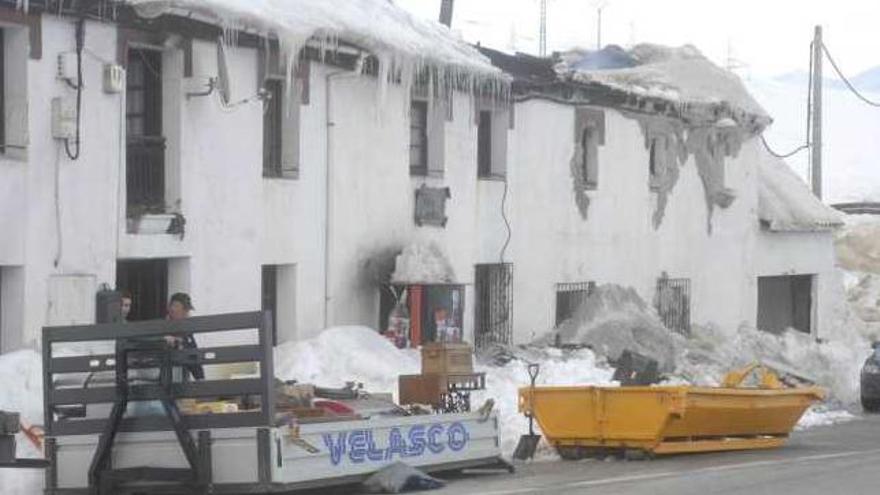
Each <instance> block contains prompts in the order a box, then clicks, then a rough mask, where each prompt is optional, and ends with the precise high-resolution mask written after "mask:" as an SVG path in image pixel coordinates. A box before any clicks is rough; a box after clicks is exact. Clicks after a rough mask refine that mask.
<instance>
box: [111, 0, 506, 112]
mask: <svg viewBox="0 0 880 495" xmlns="http://www.w3.org/2000/svg"><path fill="white" fill-rule="evenodd" d="M122 1H124V2H125V3H128V4H129V5H132V6H134V7H135V9H136V11H137V12H138V14H139V15H141V16H143V17H157V16H159V15H162V14H180V15H189V14H194V15H197V16H200V17H202V18H204V19H205V20H209V21H211V22H213V23H216V24H217V25H218V26H220V27H222V28H223V29H224V30H226V31H235V30H245V31H250V32H256V33H259V34H260V35H263V36H274V37H277V38H278V40H279V44H280V46H281V51H282V52H283V56H284V57H286V59H287V60H293V59H295V57H297V56H298V55H299V52H300V50H301V49H302V48H303V47H304V46H305V45H306V43H307V42H309V41H310V40H316V41H318V42H320V43H321V44H322V45H324V46H332V45H333V44H335V43H338V42H339V41H345V42H347V43H351V44H353V45H356V46H358V47H360V48H363V49H365V50H367V51H368V52H370V53H371V54H372V55H374V56H375V57H376V58H377V59H378V60H379V63H380V71H379V73H380V74H383V75H386V76H385V77H388V78H392V79H394V80H398V81H401V82H402V83H403V84H406V83H407V82H408V81H406V80H405V79H404V80H402V77H401V76H406V75H408V74H413V73H418V71H419V70H422V69H429V70H430V71H431V72H433V77H434V78H436V79H437V80H438V81H441V82H443V81H448V82H449V83H452V84H455V85H456V86H458V87H461V86H465V87H466V88H468V89H469V90H470V91H471V92H474V93H481V92H483V93H485V92H494V93H496V94H499V95H500V94H503V93H504V92H505V91H506V90H507V86H508V84H507V77H506V76H505V75H504V74H503V73H502V72H501V71H500V70H499V69H498V68H496V67H494V66H493V65H492V64H491V62H490V61H489V59H487V58H486V57H485V56H483V55H482V54H480V53H479V52H478V51H477V50H476V49H475V48H474V47H472V46H471V45H469V44H467V43H466V42H464V41H463V40H461V39H460V38H458V37H456V36H455V35H454V34H453V33H452V32H451V31H450V30H449V28H447V27H446V26H444V25H441V24H440V23H437V22H433V21H428V20H422V19H418V18H416V17H414V16H413V15H411V14H410V13H408V12H406V11H405V10H403V9H401V8H400V7H398V6H397V5H395V4H394V3H393V2H391V1H389V0H122ZM382 82H383V83H385V82H386V81H382Z"/></svg>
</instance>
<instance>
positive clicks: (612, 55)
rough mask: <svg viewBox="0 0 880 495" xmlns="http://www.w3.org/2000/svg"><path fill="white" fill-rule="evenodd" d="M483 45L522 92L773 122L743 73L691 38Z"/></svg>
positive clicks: (693, 116)
mask: <svg viewBox="0 0 880 495" xmlns="http://www.w3.org/2000/svg"><path fill="white" fill-rule="evenodd" d="M481 51H482V52H483V53H484V54H486V55H487V56H488V57H489V58H490V59H491V60H492V61H493V63H495V64H496V65H497V66H499V67H500V68H501V69H502V70H504V71H505V72H508V73H510V74H511V75H512V76H513V77H514V83H513V90H514V95H515V97H516V98H517V99H528V98H534V97H541V98H546V99H554V100H559V101H562V102H565V103H573V104H580V105H589V104H594V105H600V106H609V107H615V108H620V109H622V110H627V111H632V112H636V113H649V114H661V115H667V116H670V117H675V118H678V119H681V120H682V121H684V122H685V123H686V124H689V125H718V126H721V127H727V126H729V125H730V124H731V123H733V124H736V125H739V126H740V127H742V128H743V129H745V130H747V131H749V132H752V133H758V132H760V131H762V130H763V129H764V128H765V127H766V126H767V125H769V124H770V122H771V119H770V117H769V116H768V115H767V112H766V111H765V110H764V109H763V108H761V106H760V105H759V104H758V103H757V102H756V101H755V100H754V99H753V98H752V96H751V95H750V94H749V92H748V90H746V88H745V86H744V85H743V83H742V81H740V79H739V77H737V76H736V75H735V74H733V73H732V72H730V71H727V70H725V69H722V68H721V67H718V66H717V65H715V64H714V63H712V62H711V61H710V60H709V59H707V58H706V57H705V56H704V55H703V54H702V53H700V51H699V50H697V49H696V48H694V47H693V46H690V45H686V46H683V47H678V48H673V47H666V46H661V45H654V44H640V45H636V46H635V47H633V48H632V49H630V50H624V49H623V48H620V47H619V46H616V45H608V46H606V47H605V48H603V49H601V50H594V51H590V50H571V51H568V52H563V53H556V54H554V55H553V57H552V58H538V57H533V56H530V55H524V54H516V55H509V54H505V53H503V52H498V51H495V50H487V49H481Z"/></svg>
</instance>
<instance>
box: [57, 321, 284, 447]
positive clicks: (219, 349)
mask: <svg viewBox="0 0 880 495" xmlns="http://www.w3.org/2000/svg"><path fill="white" fill-rule="evenodd" d="M241 330H251V331H255V332H256V334H257V338H256V339H251V340H252V342H251V343H248V344H242V345H228V346H211V347H200V348H189V349H187V348H183V349H169V350H168V351H167V352H166V353H165V358H166V359H167V360H170V363H171V365H172V366H173V367H175V368H179V369H193V368H196V367H208V368H213V367H214V365H220V364H234V363H253V365H254V366H253V367H254V368H256V373H254V374H252V375H250V376H246V377H241V378H230V377H224V376H223V375H222V374H220V373H211V372H210V370H209V372H208V373H206V375H207V376H205V378H204V379H201V380H195V381H186V380H174V383H171V384H170V386H167V387H166V386H165V385H162V384H154V383H138V382H137V381H134V382H132V384H130V385H129V384H128V383H126V384H123V385H122V386H121V385H120V384H119V383H118V380H117V379H114V380H112V381H111V382H110V383H107V382H106V381H105V382H104V383H100V382H96V381H94V380H92V379H91V378H92V377H93V376H95V375H96V374H101V373H104V374H105V375H115V374H116V371H117V365H118V363H117V362H116V361H117V355H119V353H118V352H113V353H110V352H106V351H105V352H104V353H98V354H89V351H88V350H86V351H83V348H88V346H86V345H85V343H89V342H103V346H102V347H109V346H107V344H108V343H109V344H113V347H110V348H115V349H117V351H118V349H119V347H120V346H123V347H124V345H123V343H127V345H128V346H129V347H131V345H130V344H131V342H133V341H138V340H142V341H149V340H150V339H152V340H153V341H154V342H156V341H158V342H161V341H162V340H163V339H164V338H165V337H166V336H174V337H177V338H179V339H181V340H182V341H183V340H187V339H194V338H195V336H196V335H203V336H207V335H220V334H222V333H228V332H232V331H241ZM71 348H73V349H71ZM151 352H153V355H154V356H155V349H154V350H153V351H151ZM128 356H129V358H128V359H127V363H126V364H127V366H126V367H127V368H128V369H130V370H147V369H154V370H155V373H159V372H161V369H162V366H163V363H162V359H155V358H152V359H151V358H149V356H147V355H146V354H144V355H143V357H141V358H138V353H137V352H136V351H130V352H128ZM273 369H274V368H273V362H272V329H271V316H270V313H268V312H265V313H264V312H259V311H257V312H248V313H230V314H220V315H211V316H198V317H192V318H188V319H184V320H176V321H169V320H150V321H142V322H130V323H108V324H98V325H79V326H67V327H46V328H44V329H43V401H44V424H45V428H46V435H47V436H60V435H85V434H98V433H102V432H104V431H105V429H106V427H107V422H108V421H109V419H110V418H109V407H110V406H112V405H113V404H115V403H116V402H117V400H118V399H119V397H120V395H121V392H122V387H126V390H125V392H126V396H127V400H128V401H131V402H143V401H161V400H163V399H166V398H170V399H171V400H174V401H177V402H178V403H179V401H180V400H182V399H197V400H206V399H207V400H210V399H218V398H223V399H232V400H236V399H240V402H241V403H243V404H249V405H250V407H248V408H246V409H244V410H240V411H238V412H228V413H222V414H210V413H204V414H198V413H191V414H185V415H184V416H183V417H182V423H183V425H184V426H185V427H186V428H187V429H189V430H198V429H208V428H234V427H255V426H264V427H267V426H273V424H274V417H275V400H274V390H273V387H274V371H273ZM135 373H137V372H135ZM141 373H143V372H141ZM98 404H107V405H108V407H106V408H105V411H107V412H106V413H105V414H104V415H103V416H107V417H103V416H101V415H100V414H99V415H93V414H91V413H89V412H88V411H89V409H95V407H94V406H95V405H98ZM77 408H79V409H80V411H79V413H71V411H72V410H76V409H77ZM98 409H100V408H98ZM173 429H174V426H173V425H172V422H171V421H170V419H169V418H168V417H167V416H164V415H143V416H141V415H127V416H126V417H124V418H123V419H122V420H121V423H120V424H119V431H164V430H173Z"/></svg>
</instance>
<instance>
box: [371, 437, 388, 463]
mask: <svg viewBox="0 0 880 495" xmlns="http://www.w3.org/2000/svg"><path fill="white" fill-rule="evenodd" d="M384 458H385V451H384V450H382V449H380V448H378V447H376V439H375V438H374V437H373V432H372V431H367V459H369V460H371V461H381V460H382V459H384Z"/></svg>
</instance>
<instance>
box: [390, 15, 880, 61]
mask: <svg viewBox="0 0 880 495" xmlns="http://www.w3.org/2000/svg"><path fill="white" fill-rule="evenodd" d="M394 1H395V2H396V3H397V4H398V5H400V6H401V7H404V8H405V9H407V10H409V11H411V12H413V13H414V14H416V15H419V16H422V17H427V18H432V19H436V18H437V15H438V13H439V11H440V0H394ZM599 5H604V7H603V9H602V44H603V45H606V44H610V43H614V44H618V45H622V46H630V45H632V44H634V43H643V42H651V43H660V44H664V45H674V46H678V45H683V44H688V43H689V44H693V45H695V46H696V47H697V48H699V49H700V50H701V51H702V52H703V53H704V54H705V55H707V56H708V57H709V58H711V59H712V60H714V61H715V62H716V63H718V64H719V65H722V66H728V61H729V60H732V61H733V63H734V64H736V65H738V66H739V67H738V69H739V70H738V71H737V72H739V73H740V74H741V75H744V76H746V77H748V76H749V75H756V76H775V75H779V74H784V73H788V72H792V71H797V70H803V71H806V70H808V68H809V67H808V64H809V45H810V41H811V39H812V37H813V27H814V26H815V25H816V24H821V25H822V28H823V37H824V41H825V44H826V46H827V47H828V49H829V51H831V54H832V55H833V56H834V58H835V59H836V61H837V63H838V64H839V65H840V66H841V69H842V70H843V71H844V72H845V73H846V75H847V76H855V75H856V74H858V73H859V72H862V71H864V70H867V69H869V68H872V67H876V66H878V65H880V35H878V28H880V0H547V50H548V52H552V51H554V50H564V49H567V48H571V47H575V46H581V47H587V48H594V47H595V46H596V38H597V36H596V35H597V28H596V27H597V6H599ZM539 12H540V0H455V10H454V15H453V23H452V28H453V30H455V31H458V32H459V33H460V34H461V36H462V37H463V38H464V39H466V40H467V41H470V42H474V43H475V42H480V43H481V44H483V45H485V46H489V47H492V48H498V49H502V50H507V51H522V52H527V53H534V54H537V52H538V31H539V25H540V22H539V19H540V15H539ZM826 65H827V64H826ZM825 72H826V76H830V75H831V74H830V67H829V68H827V69H826V71H825Z"/></svg>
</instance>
